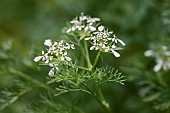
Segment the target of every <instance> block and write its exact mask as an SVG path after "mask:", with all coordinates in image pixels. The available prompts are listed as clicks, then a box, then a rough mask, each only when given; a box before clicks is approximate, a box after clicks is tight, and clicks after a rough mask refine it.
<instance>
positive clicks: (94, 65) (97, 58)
mask: <svg viewBox="0 0 170 113" xmlns="http://www.w3.org/2000/svg"><path fill="white" fill-rule="evenodd" d="M100 54H101V52H100V51H99V52H98V53H97V56H96V58H95V61H94V64H93V66H92V69H94V68H95V67H96V65H97V62H98V60H99V57H100Z"/></svg>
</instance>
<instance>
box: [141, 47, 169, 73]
mask: <svg viewBox="0 0 170 113" xmlns="http://www.w3.org/2000/svg"><path fill="white" fill-rule="evenodd" d="M159 49H160V50H157V51H156V50H147V51H145V52H144V55H145V56H146V57H154V58H155V60H156V65H155V66H154V68H153V70H154V71H155V72H158V71H160V70H161V69H163V70H164V71H167V70H170V51H169V50H168V47H167V46H165V45H163V46H161V47H160V48H159Z"/></svg>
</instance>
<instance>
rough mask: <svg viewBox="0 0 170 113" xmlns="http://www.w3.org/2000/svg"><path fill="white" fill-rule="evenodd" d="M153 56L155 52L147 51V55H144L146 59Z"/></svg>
mask: <svg viewBox="0 0 170 113" xmlns="http://www.w3.org/2000/svg"><path fill="white" fill-rule="evenodd" d="M153 54H154V52H153V50H147V51H145V53H144V55H145V56H146V57H149V56H152V55H153Z"/></svg>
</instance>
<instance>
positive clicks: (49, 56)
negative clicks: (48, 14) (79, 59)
mask: <svg viewBox="0 0 170 113" xmlns="http://www.w3.org/2000/svg"><path fill="white" fill-rule="evenodd" d="M44 45H45V46H47V47H48V48H47V49H46V52H45V51H44V50H42V55H41V56H37V57H35V58H34V61H35V62H39V61H42V62H43V63H45V64H47V65H49V66H50V67H51V70H50V71H49V73H48V75H49V76H53V75H54V74H55V71H56V70H59V68H58V65H59V63H61V62H64V61H67V62H68V61H71V58H70V57H68V56H67V51H68V50H70V49H75V47H74V45H73V44H69V43H64V42H63V40H61V41H60V42H53V41H52V40H50V39H47V40H45V42H44Z"/></svg>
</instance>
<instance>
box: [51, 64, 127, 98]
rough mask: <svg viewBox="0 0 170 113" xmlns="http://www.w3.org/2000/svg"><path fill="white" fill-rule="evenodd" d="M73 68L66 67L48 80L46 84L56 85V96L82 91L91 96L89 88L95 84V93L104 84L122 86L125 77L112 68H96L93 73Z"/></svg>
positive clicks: (74, 66)
mask: <svg viewBox="0 0 170 113" xmlns="http://www.w3.org/2000/svg"><path fill="white" fill-rule="evenodd" d="M72 67H73V68H71V67H69V66H67V67H65V68H63V70H62V69H61V71H60V72H59V73H58V74H57V75H55V78H52V79H51V80H49V82H48V84H51V83H57V84H58V86H57V87H56V94H55V95H56V96H58V95H61V94H64V93H67V92H74V91H82V92H86V93H89V94H91V92H90V91H91V90H89V86H90V84H91V83H94V84H95V88H96V89H95V90H94V93H95V91H97V90H98V89H99V88H100V86H101V85H102V84H104V83H106V82H117V83H120V84H122V85H123V84H124V81H125V76H123V75H122V74H121V73H119V72H118V71H117V70H115V69H113V68H112V67H105V68H97V69H95V70H94V72H88V71H82V70H79V68H78V67H76V65H72Z"/></svg>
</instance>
